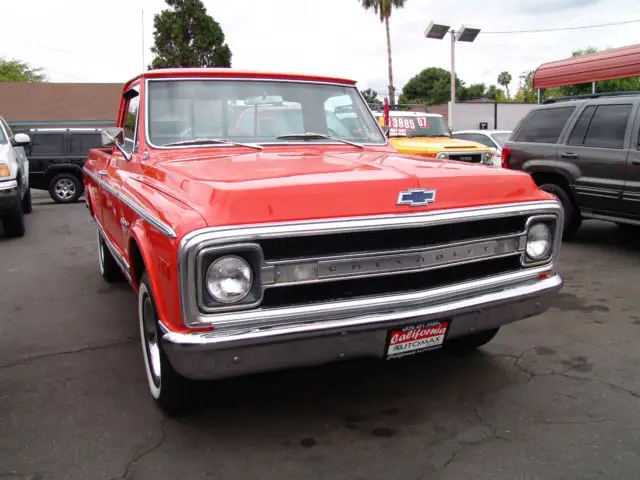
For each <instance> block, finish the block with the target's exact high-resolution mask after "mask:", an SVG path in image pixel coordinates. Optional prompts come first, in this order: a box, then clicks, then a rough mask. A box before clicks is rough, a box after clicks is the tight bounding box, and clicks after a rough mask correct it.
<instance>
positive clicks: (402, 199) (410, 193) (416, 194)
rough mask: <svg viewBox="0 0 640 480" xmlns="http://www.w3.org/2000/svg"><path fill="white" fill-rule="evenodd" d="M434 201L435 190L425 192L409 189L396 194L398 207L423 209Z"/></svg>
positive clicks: (422, 189) (420, 189)
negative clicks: (405, 206)
mask: <svg viewBox="0 0 640 480" xmlns="http://www.w3.org/2000/svg"><path fill="white" fill-rule="evenodd" d="M435 201H436V191H435V190H425V189H424V188H411V189H409V190H405V191H404V192H400V193H399V194H398V205H409V206H410V207H423V206H425V205H428V204H430V203H433V202H435Z"/></svg>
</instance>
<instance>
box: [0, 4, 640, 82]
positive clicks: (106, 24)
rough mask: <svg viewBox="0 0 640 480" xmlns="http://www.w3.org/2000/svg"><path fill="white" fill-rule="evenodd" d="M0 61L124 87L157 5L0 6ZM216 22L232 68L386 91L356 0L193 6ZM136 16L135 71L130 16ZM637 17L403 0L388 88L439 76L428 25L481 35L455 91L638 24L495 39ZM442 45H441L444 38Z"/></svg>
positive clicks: (439, 54) (622, 36)
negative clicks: (431, 71) (431, 72)
mask: <svg viewBox="0 0 640 480" xmlns="http://www.w3.org/2000/svg"><path fill="white" fill-rule="evenodd" d="M2 3H3V5H2V7H1V9H0V15H1V18H2V28H0V55H1V56H4V57H5V58H18V59H21V60H24V61H27V62H29V63H30V64H31V65H32V66H36V67H42V68H43V69H44V70H45V71H46V73H47V75H48V76H49V79H50V81H53V82H78V81H81V82H124V81H126V80H127V79H129V78H131V77H133V76H135V75H137V74H138V73H139V72H140V71H141V69H142V68H143V67H144V68H145V69H146V65H147V64H148V63H149V62H150V61H151V58H152V55H151V52H150V51H149V48H150V47H151V45H152V42H153V37H152V34H153V15H154V14H155V13H158V12H159V11H160V10H162V9H163V8H164V7H165V3H164V0H107V1H96V0H58V1H55V2H54V1H51V0H20V1H19V2H17V1H16V2H8V1H4V2H2ZM204 4H205V6H206V8H207V11H208V13H209V14H210V15H211V16H213V17H214V19H215V20H216V21H218V22H219V23H220V25H221V26H222V28H223V30H224V33H225V35H226V40H227V43H228V44H229V46H230V48H231V51H232V53H233V57H232V66H233V67H236V68H246V69H252V70H278V71H292V72H302V73H319V74H327V75H335V76H340V77H347V78H353V79H355V80H357V81H358V84H359V86H360V88H361V89H364V88H369V87H370V88H374V89H376V90H377V91H378V92H379V93H383V92H386V85H387V79H386V76H387V73H386V72H387V60H386V42H385V32H384V27H383V25H382V24H381V23H380V21H379V20H378V18H377V17H376V16H375V15H374V14H373V13H372V12H369V13H367V12H365V11H364V10H363V9H362V8H361V7H360V2H359V1H358V0H324V1H322V2H314V1H310V0H306V1H302V0H270V1H265V0H233V1H222V0H204ZM143 10H144V46H145V49H144V51H145V54H144V63H143V57H142V52H143V48H142V37H143V35H142V24H143V21H142V11H143ZM634 19H640V2H639V1H638V0H537V1H530V0H528V1H524V0H484V1H482V2H479V1H477V0H449V1H443V0H408V1H407V5H406V7H405V8H404V9H402V10H397V11H394V13H393V15H392V18H391V35H392V48H393V62H394V74H395V79H394V83H395V85H396V88H397V89H398V90H400V89H401V88H402V86H403V85H404V84H405V83H406V81H407V80H408V79H409V78H411V77H412V76H413V75H415V74H416V73H418V72H419V71H420V70H422V69H423V68H426V67H430V66H437V67H442V68H445V69H447V70H448V69H449V66H450V48H449V42H448V41H446V40H443V41H438V40H427V39H426V38H425V37H424V29H425V27H426V26H427V25H428V24H429V22H430V21H431V20H434V21H436V22H439V23H444V24H450V25H451V26H453V27H458V26H459V25H461V24H465V23H466V24H472V25H474V26H478V27H480V28H481V29H483V31H484V32H486V33H481V34H480V35H479V36H478V38H477V39H476V41H475V42H474V43H459V44H457V49H456V72H457V74H458V77H459V78H461V79H462V80H464V81H465V82H466V83H467V84H471V83H476V82H484V83H487V84H491V83H495V82H496V77H497V75H498V73H500V72H501V71H503V70H507V71H509V72H510V73H511V74H512V76H513V82H512V84H511V88H512V90H515V89H516V88H517V86H518V76H519V75H520V73H522V72H523V71H525V70H531V69H535V68H536V67H537V66H538V65H540V64H541V63H544V62H547V61H551V60H556V59H561V58H565V57H568V56H570V55H571V52H572V50H576V49H580V48H585V47H587V46H595V47H598V48H607V47H620V46H624V45H629V44H633V43H638V42H640V36H639V35H638V32H639V31H640V23H635V24H634V23H632V24H627V25H618V26H611V27H604V28H592V29H584V30H573V31H562V32H548V33H527V34H524V33H523V34H497V33H490V32H497V31H505V30H521V29H544V28H560V27H569V26H583V25H592V24H601V23H609V22H622V21H629V20H634ZM447 40H448V37H447Z"/></svg>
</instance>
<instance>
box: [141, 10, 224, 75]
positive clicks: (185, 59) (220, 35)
mask: <svg viewBox="0 0 640 480" xmlns="http://www.w3.org/2000/svg"><path fill="white" fill-rule="evenodd" d="M166 2H167V5H168V6H169V7H170V8H168V9H166V10H163V11H162V12H160V13H159V14H156V15H155V16H154V18H153V25H154V27H155V31H154V32H153V38H154V45H153V47H152V48H151V51H152V52H153V54H154V55H155V58H154V59H153V61H152V62H151V65H150V66H149V68H151V69H154V68H171V67H230V66H231V50H230V49H229V46H228V45H227V44H226V43H225V38H224V32H223V31H222V28H221V27H220V24H219V23H218V22H216V21H215V20H214V19H213V18H212V17H211V16H209V15H208V14H207V10H206V9H205V7H204V5H203V3H202V1H201V0H166Z"/></svg>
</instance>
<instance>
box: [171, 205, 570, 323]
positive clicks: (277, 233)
mask: <svg viewBox="0 0 640 480" xmlns="http://www.w3.org/2000/svg"><path fill="white" fill-rule="evenodd" d="M528 214H529V215H534V214H553V215H555V216H556V218H557V229H558V231H561V230H562V225H563V222H564V214H563V210H562V206H561V204H560V203H559V202H558V201H556V200H548V201H547V200H545V201H539V202H523V203H514V204H505V205H499V206H489V207H487V206H483V207H475V208H469V209H451V210H444V211H433V212H419V213H409V214H397V215H380V216H370V217H352V218H350V217H346V218H345V217H341V218H335V219H325V220H309V221H303V222H282V223H271V224H253V225H243V226H239V227H238V226H224V227H209V228H203V229H201V230H196V231H194V232H191V233H189V234H187V235H186V236H185V237H184V238H183V239H182V240H181V242H180V246H179V249H178V276H179V285H180V288H179V290H180V308H181V314H182V319H183V322H184V323H185V324H186V325H187V326H189V327H193V326H203V325H211V324H212V323H214V324H216V325H222V324H229V323H231V324H234V323H236V324H237V323H247V322H251V321H256V322H259V323H262V322H266V321H269V320H274V319H277V320H278V321H279V320H282V321H286V320H287V318H289V319H291V318H294V319H295V318H298V319H299V318H305V316H309V315H311V316H326V315H329V316H333V317H334V318H335V317H336V316H342V315H345V314H347V313H348V311H349V309H354V308H355V309H360V310H362V309H370V308H373V310H375V311H378V310H380V309H381V308H385V307H394V308H396V307H402V306H403V305H404V304H405V303H406V302H409V303H411V302H412V301H414V299H415V296H416V295H418V296H422V298H429V299H431V298H435V297H437V296H438V295H439V294H440V293H441V292H446V293H445V294H446V295H452V294H457V293H460V292H461V290H460V289H461V288H462V293H463V294H468V293H469V292H468V291H467V290H466V289H467V287H469V288H471V291H475V290H477V289H483V288H493V287H494V286H495V285H496V282H497V283H498V284H500V282H504V281H506V282H507V283H509V282H514V281H518V280H520V279H522V278H530V279H533V278H535V276H536V275H537V274H539V273H542V272H547V271H550V270H552V269H553V266H554V262H555V261H556V260H557V258H558V255H559V247H560V243H561V238H560V236H556V238H555V239H554V247H553V255H552V257H551V259H550V261H549V264H548V265H546V266H544V267H538V268H536V267H530V268H527V269H526V270H524V271H521V272H516V273H514V274H510V275H501V276H497V277H493V278H490V279H485V280H480V281H477V282H467V283H463V284H458V285H456V286H452V287H446V288H445V289H444V290H442V289H434V290H428V291H422V292H418V293H411V294H402V295H387V296H382V297H377V298H374V299H371V298H368V299H362V300H351V301H343V302H328V303H325V304H314V305H309V306H301V307H295V308H293V307H287V308H274V309H254V310H249V311H241V312H232V313H220V314H203V313H202V312H200V310H199V309H198V302H197V285H196V278H197V277H196V263H197V262H196V257H197V254H198V252H199V251H200V250H201V249H203V248H205V247H212V246H217V245H224V244H227V243H229V242H234V243H235V242H238V243H241V242H252V241H253V242H255V241H259V240H261V239H267V238H281V237H291V236H305V235H314V234H320V233H322V234H336V233H347V232H355V231H371V230H379V229H389V228H396V229H401V228H411V227H417V226H430V225H440V224H445V223H451V222H464V221H469V220H482V219H490V218H503V217H509V216H513V215H528ZM514 275H515V276H514ZM300 315H302V317H301V316H300Z"/></svg>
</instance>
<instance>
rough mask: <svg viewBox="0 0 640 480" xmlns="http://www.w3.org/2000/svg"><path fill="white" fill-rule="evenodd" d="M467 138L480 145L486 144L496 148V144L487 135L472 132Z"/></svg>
mask: <svg viewBox="0 0 640 480" xmlns="http://www.w3.org/2000/svg"><path fill="white" fill-rule="evenodd" d="M469 140H471V141H472V142H476V143H480V144H482V145H486V146H487V147H491V148H496V144H495V143H493V142H492V141H491V139H490V138H489V137H487V136H486V135H482V134H480V133H474V134H473V135H471V136H470V138H469Z"/></svg>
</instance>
